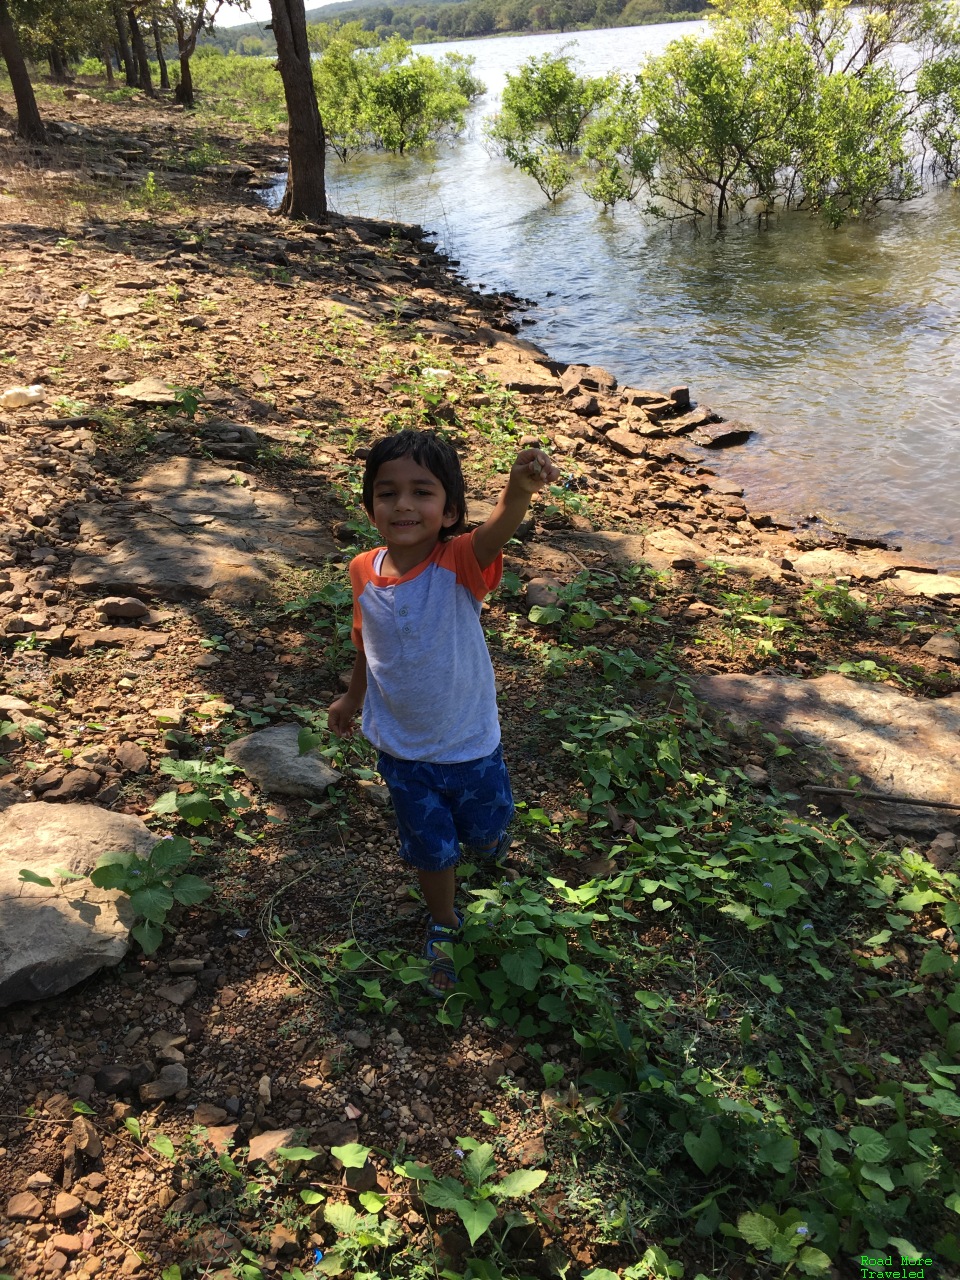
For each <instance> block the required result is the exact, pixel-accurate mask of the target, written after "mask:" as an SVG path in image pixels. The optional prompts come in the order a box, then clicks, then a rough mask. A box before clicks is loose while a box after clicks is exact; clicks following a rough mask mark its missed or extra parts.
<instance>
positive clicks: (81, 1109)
mask: <svg viewBox="0 0 960 1280" xmlns="http://www.w3.org/2000/svg"><path fill="white" fill-rule="evenodd" d="M73 1109H74V1111H76V1112H77V1114H78V1115H81V1116H95V1115H96V1114H97V1113H96V1112H95V1111H94V1109H93V1107H91V1106H89V1105H88V1104H87V1103H86V1102H81V1101H80V1099H79V1098H78V1099H77V1100H76V1102H74V1104H73Z"/></svg>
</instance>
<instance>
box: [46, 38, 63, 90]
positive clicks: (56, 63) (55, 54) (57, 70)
mask: <svg viewBox="0 0 960 1280" xmlns="http://www.w3.org/2000/svg"><path fill="white" fill-rule="evenodd" d="M49 60H50V74H51V76H53V78H54V80H56V82H57V83H58V84H62V83H63V82H64V81H65V80H66V78H67V63H66V59H65V58H64V56H63V50H62V49H61V48H60V46H59V45H56V44H52V45H51V46H50V59H49Z"/></svg>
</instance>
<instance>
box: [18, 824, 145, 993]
mask: <svg viewBox="0 0 960 1280" xmlns="http://www.w3.org/2000/svg"><path fill="white" fill-rule="evenodd" d="M156 841H157V837H156V836H155V835H154V834H153V833H152V832H151V831H149V830H148V828H147V827H146V826H145V825H144V823H142V822H141V821H140V819H139V818H134V817H131V816H129V815H128V814H123V813H110V812H108V810H106V809H99V808H97V807H96V806H95V805H86V804H66V805H57V806H53V805H47V804H43V803H31V804H15V805H12V806H11V807H10V808H9V809H6V810H5V811H4V812H3V813H0V1008H3V1007H4V1006H6V1005H8V1004H13V1003H15V1002H16V1001H19V1000H42V999H45V998H46V997H48V996H55V995H59V994H60V992H62V991H66V990H67V989H68V988H69V987H72V986H74V985H75V984H76V983H78V982H82V981H83V980H84V979H85V978H88V977H89V976H90V974H92V973H95V972H96V971H97V970H98V969H102V968H104V967H106V966H108V965H115V964H117V963H119V961H120V960H121V959H122V958H123V956H124V955H125V954H126V951H127V947H128V946H129V936H128V935H129V932H130V928H131V926H132V925H133V924H134V922H135V915H134V913H133V911H132V910H131V908H130V899H129V898H128V897H127V896H126V894H121V893H116V892H112V891H111V892H107V891H105V890H102V889H95V888H94V887H93V885H92V884H90V882H89V880H72V881H66V882H65V883H64V884H63V885H62V887H59V888H54V889H48V888H45V887H43V886H42V885H36V884H26V883H23V882H21V881H20V879H19V873H20V870H21V868H26V869H28V870H30V871H34V872H36V874H37V875H42V876H47V877H49V878H50V879H51V880H53V882H54V885H55V886H56V885H59V879H60V878H59V876H58V875H57V872H56V869H57V868H62V869H65V870H69V871H72V872H75V873H76V874H77V875H82V876H85V875H88V874H89V872H90V871H91V870H92V869H93V867H94V865H95V864H96V861H97V859H98V858H99V857H100V855H101V854H104V853H118V852H126V851H127V850H133V851H134V852H135V853H138V854H140V855H141V856H146V855H147V854H148V853H149V852H150V850H151V849H152V848H153V846H154V845H155V844H156Z"/></svg>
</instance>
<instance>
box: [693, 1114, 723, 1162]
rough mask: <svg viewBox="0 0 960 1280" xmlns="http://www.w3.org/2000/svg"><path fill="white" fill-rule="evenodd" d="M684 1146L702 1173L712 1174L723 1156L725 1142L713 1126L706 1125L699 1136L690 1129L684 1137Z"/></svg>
mask: <svg viewBox="0 0 960 1280" xmlns="http://www.w3.org/2000/svg"><path fill="white" fill-rule="evenodd" d="M683 1145H684V1146H685V1147H686V1149H687V1152H688V1154H689V1156H690V1158H691V1160H692V1161H693V1162H694V1164H695V1165H696V1166H697V1168H698V1169H699V1170H700V1172H701V1173H711V1172H712V1171H713V1170H714V1169H715V1168H716V1166H717V1164H718V1163H719V1160H720V1157H721V1156H722V1155H723V1142H722V1141H721V1138H720V1134H719V1133H718V1132H717V1130H716V1128H715V1127H714V1126H713V1125H712V1124H709V1123H707V1124H705V1125H704V1126H703V1128H702V1130H701V1131H700V1134H699V1135H697V1134H695V1133H693V1132H691V1131H690V1130H689V1129H688V1130H687V1132H686V1133H685V1134H684V1135H683Z"/></svg>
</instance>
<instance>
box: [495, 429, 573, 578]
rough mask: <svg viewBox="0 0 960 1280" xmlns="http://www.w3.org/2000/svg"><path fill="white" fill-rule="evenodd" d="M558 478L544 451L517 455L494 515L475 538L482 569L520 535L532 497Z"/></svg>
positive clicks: (523, 451) (530, 450)
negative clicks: (517, 534) (514, 537)
mask: <svg viewBox="0 0 960 1280" xmlns="http://www.w3.org/2000/svg"><path fill="white" fill-rule="evenodd" d="M559 479H560V469H559V467H557V466H556V464H555V463H553V462H551V460H550V458H549V457H548V455H547V454H545V453H544V452H543V450H542V449H523V450H522V451H521V452H520V453H518V454H517V460H516V462H515V463H514V464H513V466H512V467H511V468H510V474H509V476H508V477H507V483H506V487H505V488H504V490H503V493H501V495H500V498H499V501H498V502H497V505H496V506H495V507H494V509H493V514H492V515H491V517H490V519H489V520H486V521H484V523H483V524H482V525H480V527H479V528H478V529H477V530H476V531H475V533H474V535H473V551H474V555H475V556H476V557H477V563H478V564H479V565H480V568H481V569H486V568H487V566H488V565H491V564H493V562H494V560H496V558H497V556H498V555H499V554H500V552H501V551H502V550H503V547H504V545H505V544H506V543H507V542H509V541H510V539H511V538H512V537H513V535H514V534H515V533H516V532H517V529H518V528H519V527H520V522H521V521H522V520H523V517H524V516H525V515H526V514H527V507H529V505H530V498H531V497H532V495H533V494H535V493H537V492H538V491H539V490H540V489H542V488H543V487H544V485H547V484H550V483H551V482H552V481H554V480H559Z"/></svg>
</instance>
